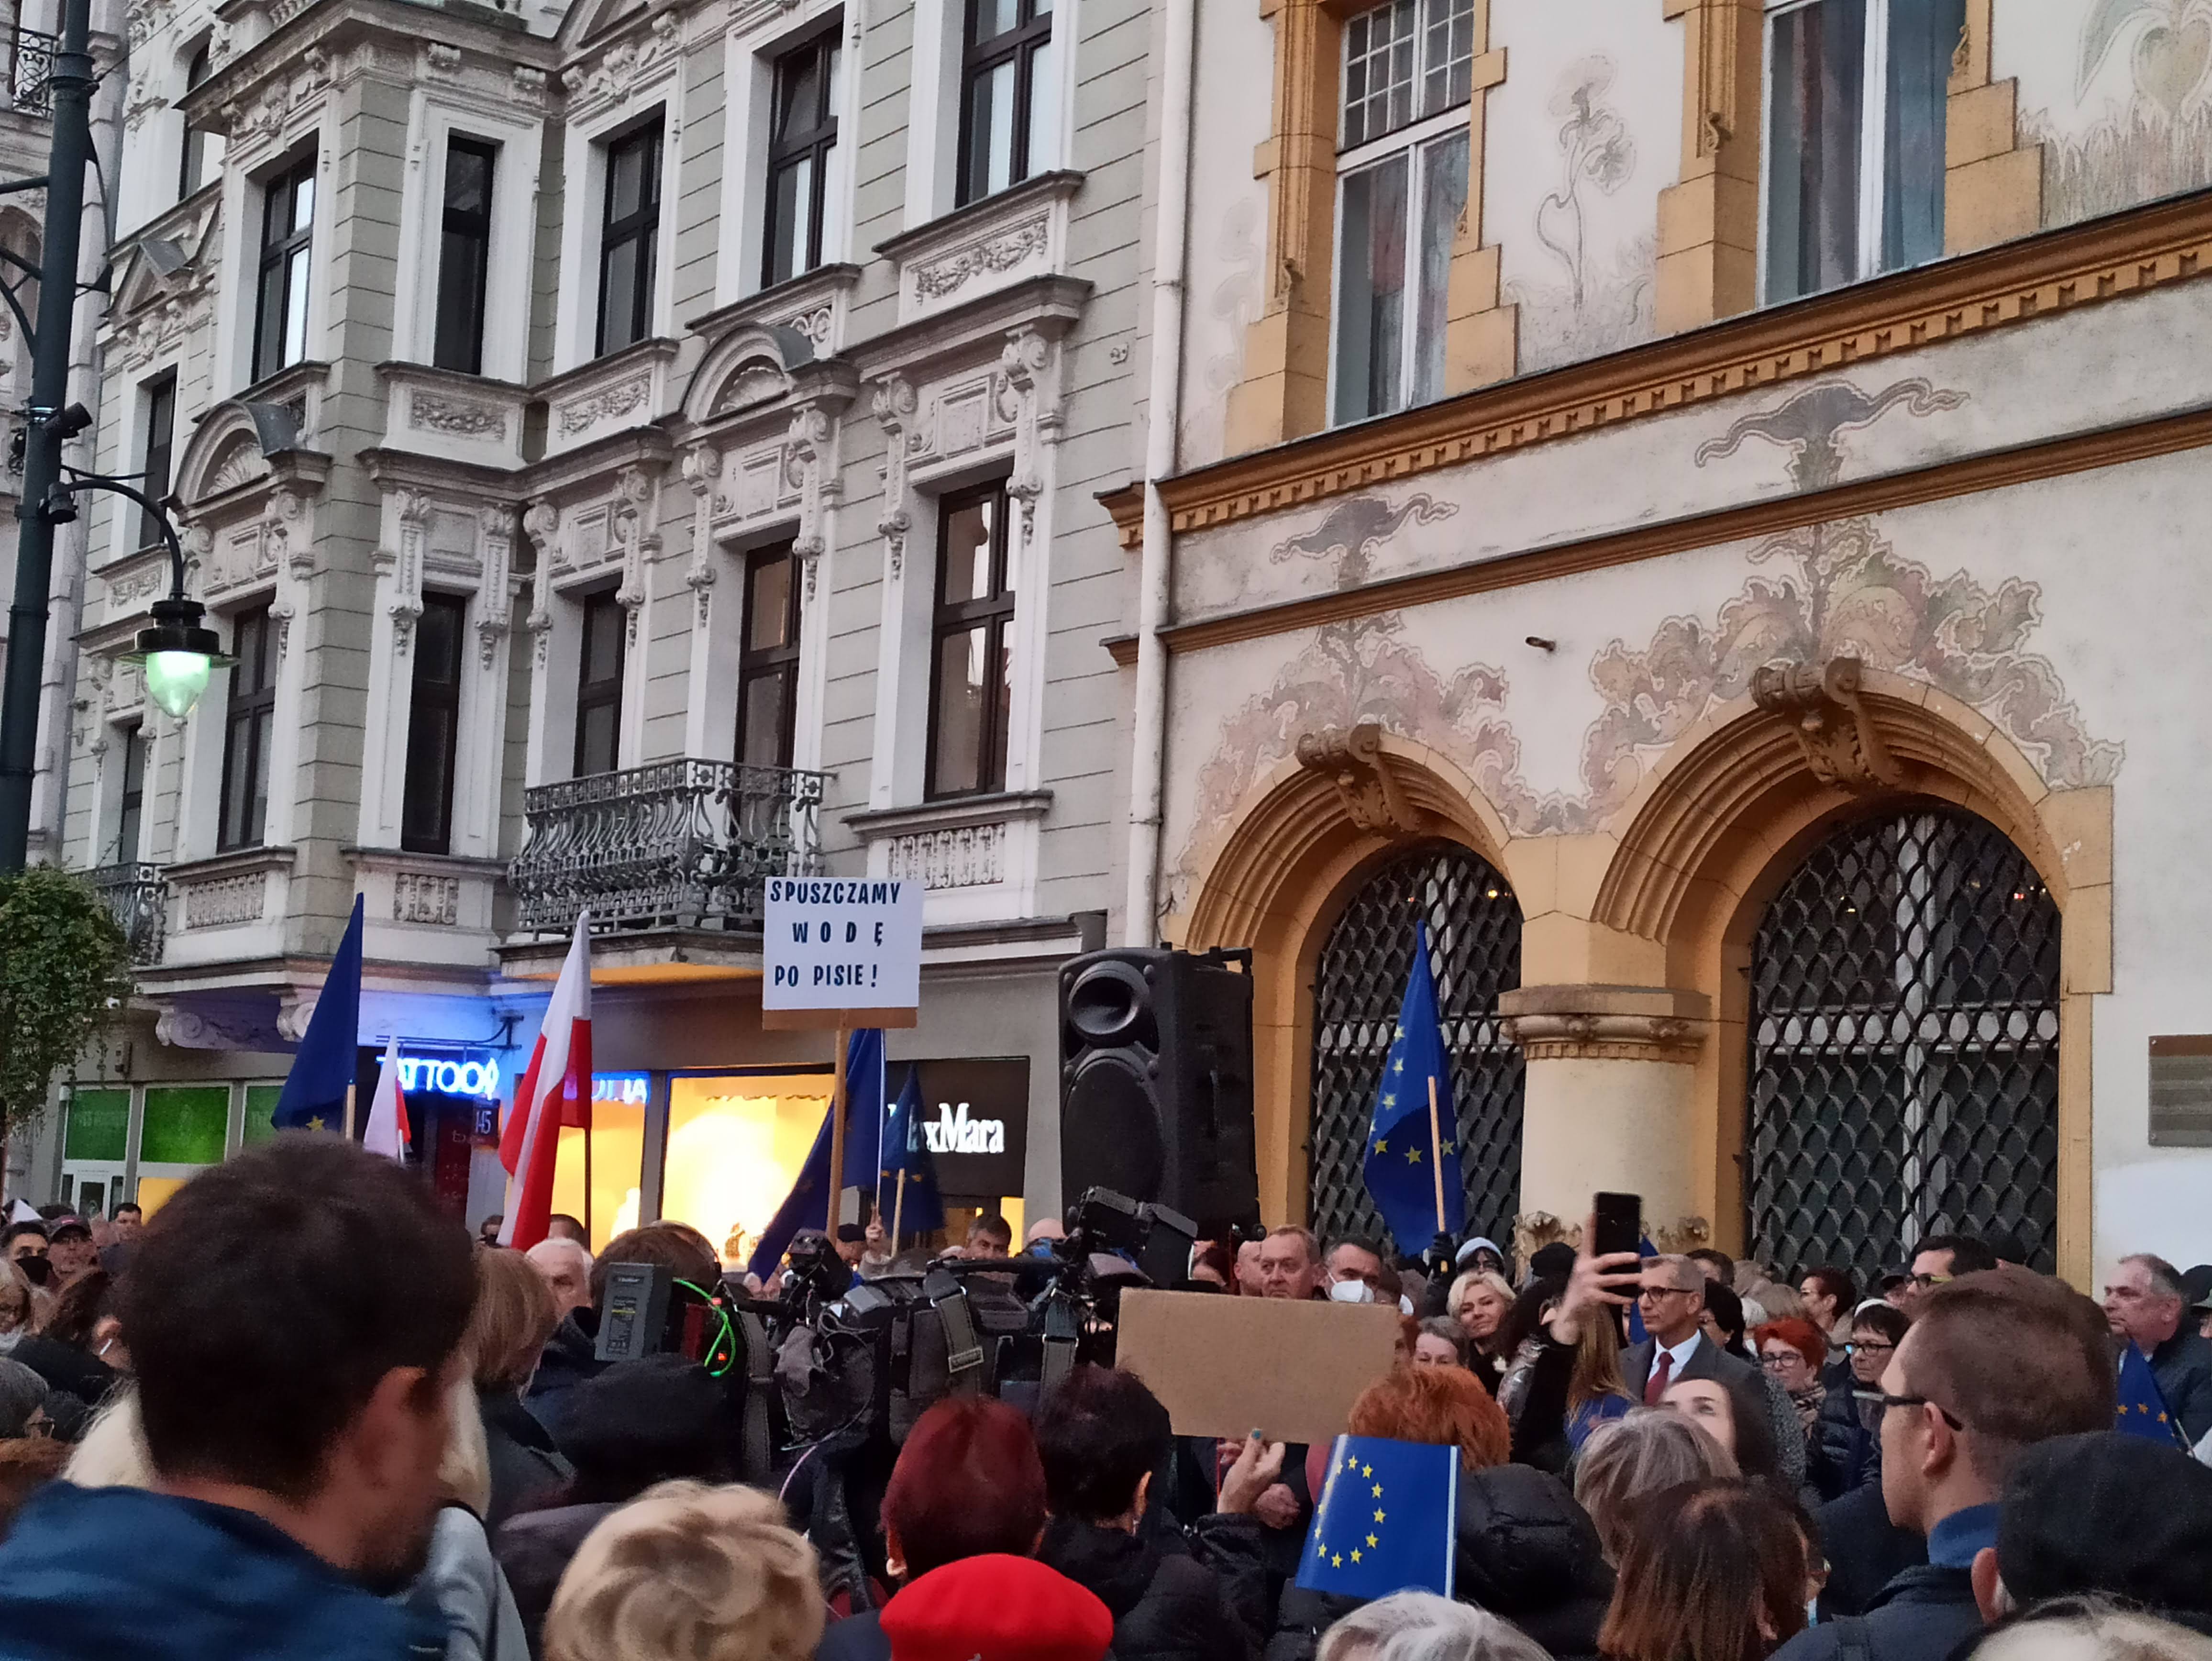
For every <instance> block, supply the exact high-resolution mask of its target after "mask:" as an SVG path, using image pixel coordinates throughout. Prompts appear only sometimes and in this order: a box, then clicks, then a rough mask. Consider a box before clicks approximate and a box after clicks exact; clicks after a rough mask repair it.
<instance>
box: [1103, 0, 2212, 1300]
mask: <svg viewBox="0 0 2212 1661" xmlns="http://www.w3.org/2000/svg"><path fill="white" fill-rule="evenodd" d="M2165 13H2166V9H2165V8H2163V7H2161V6H2155V5H2150V4H2148V3H2146V4H2143V5H2140V6H2137V7H2135V8H2133V9H2130V8H2128V7H2126V6H2124V5H2122V6H2115V5H2112V4H2101V3H2100V4H2095V5H2092V4H2090V3H2087V0H2064V3H2057V4H2051V3H2040V0H2039V3H2027V0H1948V4H1947V3H1921V0H1863V3H1862V0H1640V3H1638V4H1633V5H1624V4H1621V3H1617V0H1541V3H1537V0H1389V3H1387V4H1384V5H1382V6H1379V7H1373V8H1365V7H1358V6H1340V5H1336V4H1334V3H1328V0H1267V3H1262V4H1259V5H1254V6H1239V5H1231V6H1225V7H1223V6H1217V7H1209V8H1206V9H1205V11H1204V13H1203V15H1201V16H1200V19H1199V21H1198V46H1197V78H1198V81H1199V83H1200V85H1202V86H1204V87H1206V88H1207V89H1208V91H1207V95H1206V97H1204V98H1202V99H1201V100H1199V102H1198V105H1197V114H1196V119H1195V133H1194V140H1193V143H1192V146H1191V149H1192V155H1193V156H1194V164H1193V167H1192V171H1191V177H1190V182H1189V189H1190V211H1189V220H1190V224H1191V226H1192V232H1191V236H1190V240H1189V243H1188V266H1189V270H1188V283H1187V285H1186V292H1187V294H1188V301H1187V303H1186V305H1185V307H1183V310H1182V324H1183V327H1184V330H1185V346H1186V350H1185V351H1184V354H1183V359H1182V370H1181V380H1180V383H1179V386H1178V387H1177V389H1176V392H1177V397H1178V399H1179V404H1180V411H1179V415H1180V425H1179V430H1178V434H1177V437H1178V441H1179V445H1180V457H1179V462H1178V465H1177V466H1176V468H1175V469H1174V470H1172V476H1170V477H1164V478H1162V477H1158V476H1156V477H1155V478H1154V480H1153V481H1152V483H1153V485H1154V488H1155V495H1154V496H1153V497H1152V501H1153V502H1154V504H1155V506H1154V513H1153V514H1152V517H1151V518H1149V519H1148V518H1147V515H1146V512H1145V508H1146V494H1145V493H1144V492H1143V491H1140V490H1136V489H1131V490H1127V491H1125V492H1123V493H1122V494H1121V496H1118V497H1115V498H1112V499H1111V503H1112V505H1113V507H1114V508H1115V513H1116V515H1117V518H1118V519H1119V520H1120V522H1121V525H1122V527H1123V531H1124V535H1125V538H1126V540H1127V544H1128V545H1129V547H1130V548H1131V550H1132V552H1133V555H1135V556H1136V557H1139V558H1141V559H1142V560H1143V561H1144V563H1145V569H1146V571H1147V572H1148V573H1158V575H1159V576H1160V579H1161V580H1162V581H1164V585H1165V590H1166V600H1165V604H1164V607H1163V608H1162V613H1161V616H1160V618H1159V625H1160V626H1159V627H1158V630H1146V629H1145V628H1143V627H1141V626H1140V627H1139V629H1138V630H1135V631H1134V632H1133V633H1132V634H1131V635H1129V636H1125V637H1124V638H1123V639H1121V640H1120V641H1117V642H1115V652H1116V654H1117V657H1118V658H1119V659H1120V660H1121V661H1123V662H1124V663H1126V664H1127V665H1129V666H1132V667H1133V669H1134V670H1135V672H1136V673H1137V675H1138V676H1139V679H1140V680H1141V678H1142V677H1143V676H1144V674H1145V673H1146V660H1147V658H1148V656H1150V657H1151V658H1152V661H1153V662H1155V663H1157V664H1158V665H1160V666H1162V667H1161V669H1160V670H1159V671H1158V672H1162V673H1164V676H1165V678H1166V687H1167V695H1166V697H1165V699H1164V716H1163V717H1162V720H1161V725H1160V730H1159V731H1158V733H1149V732H1146V730H1144V729H1143V727H1142V725H1141V723H1140V725H1139V731H1138V733H1137V753H1138V755H1139V757H1146V756H1149V755H1152V754H1164V767H1163V772H1162V788H1164V802H1165V808H1164V815H1163V818H1164V823H1163V824H1162V826H1161V828H1160V830H1159V831H1158V834H1157V837H1152V835H1150V834H1149V833H1148V832H1147V831H1146V827H1145V826H1144V825H1143V824H1139V825H1138V826H1137V827H1136V833H1135V837H1134V841H1133V850H1132V853H1133V861H1134V867H1133V868H1134V869H1135V870H1136V872H1137V874H1138V877H1139V881H1137V882H1136V883H1133V885H1132V889H1131V891H1132V893H1133V894H1135V895H1137V896H1139V899H1140V902H1142V903H1146V904H1152V905H1153V906H1154V907H1156V910H1157V915H1158V918H1159V920H1160V927H1161V928H1162V929H1163V930H1164V932H1165V933H1167V934H1170V936H1172V937H1173V938H1175V939H1177V940H1182V941H1184V942H1186V943H1188V944H1190V945H1192V946H1213V945H1217V944H1236V945H1251V946H1255V947H1256V948H1258V956H1257V963H1256V972H1257V975H1258V977H1259V984H1258V987H1257V989H1256V991H1257V996H1258V1004H1259V1010H1260V1014H1259V1018H1258V1019H1259V1024H1260V1032H1259V1050H1260V1054H1259V1056H1258V1058H1257V1067H1258V1073H1259V1077H1260V1080H1261V1087H1260V1116H1261V1144H1262V1147H1263V1150H1264V1152H1263V1156H1262V1169H1261V1189H1262V1204H1263V1208H1264V1209H1265V1210H1267V1213H1268V1214H1270V1215H1271V1216H1272V1215H1275V1214H1293V1215H1295V1214H1298V1213H1299V1212H1300V1211H1301V1209H1304V1211H1306V1212H1307V1213H1308V1214H1310V1215H1312V1216H1313V1217H1314V1218H1315V1219H1316V1221H1317V1222H1318V1223H1321V1224H1322V1225H1325V1226H1333V1227H1349V1226H1357V1225H1359V1224H1361V1223H1364V1222H1371V1221H1372V1214H1371V1212H1370V1210H1369V1209H1368V1208H1367V1203H1366V1201H1365V1198H1364V1192H1363V1191H1362V1189H1361V1186H1360V1178H1359V1169H1360V1165H1361V1161H1362V1160H1363V1159H1364V1158H1365V1157H1366V1156H1367V1154H1368V1152H1369V1150H1368V1149H1367V1147H1365V1143H1364V1138H1365V1128H1366V1123H1367V1116H1368V1113H1369V1111H1370V1108H1371V1105H1372V1103H1373V1099H1374V1095H1375V1092H1376V1088H1377V1087H1378V1083H1379V1080H1380V1074H1381V1068H1382V1067H1383V1060H1384V1054H1385V1051H1386V1050H1387V1048H1388V1045H1389V1037H1390V1023H1391V1019H1392V1015H1393V1012H1394V1011H1395V1007H1396V1003H1397V999H1398V996H1399V992H1400V989H1401V988H1402V986H1403V984H1404V981H1405V974H1406V970H1407V964H1408V962H1409V960H1410V954H1411V952H1412V951H1413V924H1414V922H1415V921H1416V920H1417V919H1419V920H1425V921H1426V922H1428V924H1429V927H1430V932H1431V938H1432V948H1431V949H1432V954H1433V961H1434V967H1435V969H1436V972H1437V978H1438V984H1439V994H1440V997H1441V999H1442V1001H1443V1005H1444V1009H1445V1015H1446V1020H1447V1036H1448V1038H1449V1043H1450V1045H1451V1048H1452V1050H1453V1053H1454V1057H1455V1082H1456V1091H1457V1095H1458V1101H1457V1103H1456V1104H1455V1105H1456V1113H1455V1118H1456V1124H1457V1135H1456V1138H1455V1141H1456V1143H1457V1147H1456V1150H1455V1153H1456V1157H1457V1159H1458V1160H1459V1164H1460V1171H1459V1175H1460V1177H1461V1179H1462V1182H1463V1183H1464V1184H1465V1186H1466V1188H1467V1190H1468V1196H1469V1213H1470V1215H1471V1216H1472V1217H1473V1218H1474V1219H1475V1220H1476V1221H1477V1222H1478V1223H1480V1224H1481V1225H1483V1226H1486V1228H1487V1230H1488V1232H1493V1233H1496V1234H1498V1235H1499V1237H1500V1238H1503V1236H1504V1231H1505V1230H1507V1229H1508V1228H1510V1227H1512V1226H1515V1224H1516V1220H1517V1221H1518V1222H1519V1223H1520V1224H1521V1225H1522V1226H1523V1227H1524V1228H1525V1229H1528V1230H1531V1231H1533V1232H1534V1234H1535V1235H1536V1236H1537V1237H1538V1238H1541V1237H1542V1236H1543V1235H1544V1234H1545V1233H1547V1232H1552V1231H1554V1230H1556V1229H1557V1228H1559V1227H1571V1226H1573V1225H1574V1224H1577V1223H1578V1222H1579V1220H1580V1219H1581V1218H1582V1216H1583V1212H1584V1210H1585V1209H1586V1208H1587V1207H1588V1205H1589V1195H1590V1193H1591V1191H1592V1190H1593V1189H1627V1190H1631V1191H1634V1192H1638V1193H1640V1194H1642V1195H1643V1196H1644V1205H1645V1215H1646V1219H1647V1221H1648V1223H1649V1224H1650V1226H1651V1228H1652V1232H1654V1233H1655V1235H1656V1236H1657V1237H1658V1238H1662V1239H1666V1240H1673V1241H1674V1242H1676V1243H1682V1242H1688V1241H1694V1240H1697V1239H1699V1238H1705V1239H1710V1240H1712V1241H1714V1242H1716V1243H1717V1244H1722V1245H1723V1246H1727V1247H1729V1248H1732V1249H1735V1250H1752V1251H1754V1252H1756V1253H1757V1254H1758V1255H1759V1256H1760V1257H1761V1258H1762V1259H1764V1260H1765V1261H1769V1262H1775V1263H1777V1264H1778V1265H1780V1266H1781V1267H1783V1268H1784V1269H1794V1268H1796V1267H1797V1266H1800V1265H1805V1264H1810V1263H1816V1262H1824V1261H1838V1262H1851V1263H1856V1264H1857V1266H1858V1267H1859V1268H1860V1269H1863V1270H1868V1271H1872V1270H1874V1269H1879V1268H1881V1267H1885V1266H1887V1267H1894V1266H1896V1265H1897V1264H1898V1263H1899V1262H1900V1261H1901V1259H1902V1256H1903V1254H1904V1253H1905V1251H1906V1250H1908V1249H1909V1247H1910V1245H1911V1242H1912V1240H1913V1239H1914V1238H1917V1237H1918V1236H1919V1235H1921V1234H1923V1233H1927V1232H1937V1231H1939V1230H1944V1229H1952V1228H1963V1229H1966V1230H1968V1231H1971V1232H1982V1233H1996V1234H2002V1235H2007V1236H2009V1237H2011V1238H2014V1239H2015V1240H2016V1241H2017V1242H2018V1243H2019V1245H2020V1247H2021V1250H2022V1251H2023V1252H2024V1253H2025V1254H2026V1255H2027V1256H2028V1258H2029V1259H2030V1260H2031V1261H2033V1262H2035V1263H2037V1264H2039V1265H2040V1266H2044V1267H2050V1266H2053V1265H2056V1266H2057V1267H2059V1268H2061V1269H2063V1271H2064V1272H2066V1273H2067V1274H2069V1275H2071V1276H2072V1277H2073V1278H2074V1279H2075V1281H2076V1283H2077V1284H2087V1283H2089V1281H2090V1280H2091V1277H2092V1275H2093V1273H2094V1272H2095V1271H2097V1270H2100V1269H2105V1268H2107V1267H2109V1265H2110V1263H2111V1262H2112V1258H2113V1257H2114V1256H2117V1255H2118V1253H2119V1252H2122V1251H2124V1250H2159V1251H2161V1252H2165V1253H2167V1254H2169V1255H2172V1256H2175V1257H2177V1258H2178V1259H2179V1261H2181V1262H2196V1261H2198V1260H2201V1259H2203V1258H2205V1257H2207V1256H2212V1236H2208V1235H2207V1234H2206V1233H2205V1232H2204V1230H2203V1221H2202V1219H2201V1216H2200V1215H2199V1214H2198V1211H2197V1208H2195V1207H2194V1206H2192V1205H2191V1202H2190V1200H2189V1197H2188V1196H2190V1194H2191V1192H2193V1191H2194V1190H2195V1189H2198V1188H2201V1186H2202V1184H2203V1181H2204V1178H2205V1177H2206V1174H2207V1172H2208V1169H2212V1167H2208V1164H2207V1161H2208V1158H2212V1156H2208V1154H2207V1153H2205V1152H2203V1149H2205V1148H2206V1147H2212V1117H2208V1116H2207V1114H2206V1111H2205V1107H2204V1104H2203V1103H2201V1102H2199V1101H2198V1100H2197V1095H2196V1093H2195V1092H2196V1086H2195V1085H2194V1083H2193V1080H2192V1078H2191V1068H2192V1067H2193V1066H2194V1065H2196V1064H2194V1063H2191V1062H2190V1061H2189V1059H2188V1058H2189V1057H2190V1056H2192V1055H2196V1054H2199V1053H2202V1051H2203V1050H2204V1049H2206V1048H2207V1047H2208V1046H2206V1045H2204V1044H2203V1043H2202V1041H2201V1040H2198V1039H2196V1038H2195V1037H2194V1035H2195V1034H2197V1033H2201V1032H2203V1031H2207V1030H2208V1028H2212V1019H2208V1016H2207V1013H2206V1010H2207V1008H2208V1002H2207V992H2208V989H2212V979H2208V970H2207V967H2206V964H2205V961H2204V957H2203V950H2202V942H2203V940H2204V939H2205V937H2206V925H2207V922H2208V917H2207V916H2206V915H2205V911H2204V908H2203V905H2202V904H2200V903H2199V901H2198V899H2197V893H2198V891H2199V889H2200V886H2201V885H2197V884H2196V883H2194V882H2193V881H2192V880H2191V879H2190V878H2189V876H2188V874H2187V873H2188V869H2189V866H2190V863H2191V859H2192V857H2193V850H2194V848H2195V845H2196V842H2197V834H2196V832H2197V824H2198V823H2199V819H2200V817H2201V816H2200V814H2199V812H2198V802H2199V799H2200V797H2201V795H2202V794H2203V793H2202V791H2201V789H2200V788H2199V787H2198V786H2197V783H2196V782H2194V780H2195V776H2196V774H2197V771H2199V770H2198V769H2197V767H2196V766H2195V764H2194V762H2193V759H2192V753H2193V739H2192V738H2191V733H2192V732H2193V730H2194V723H2193V721H2191V720H2190V719H2189V718H2188V717H2187V716H2186V715H2184V714H2181V713H2180V711H2182V710H2184V709H2186V708H2187V706H2188V703H2189V700H2188V698H2187V697H2185V696H2184V697H2181V698H2179V699H2178V700H2177V699H2176V697H2175V696H2174V693H2173V687H2174V685H2175V684H2176V680H2175V677H2176V675H2177V674H2179V675H2180V676H2181V677H2183V678H2185V677H2186V675H2187V673H2188V671H2187V670H2186V668H2185V666H2186V665H2187V664H2188V663H2190V662H2192V661H2195V660H2197V657H2198V656H2199V655H2200V654H2198V653H2197V650H2196V648H2195V643H2194V638H2193V637H2194V635H2195V632H2196V630H2195V622H2194V619H2195V618H2196V616H2197V612H2198V611H2200V610H2201V609H2202V606H2203V601H2204V598H2205V596H2204V595H2203V593H2200V588H2201V583H2200V581H2199V579H2198V578H2197V576H2196V575H2194V573H2195V571H2196V569H2197V564H2198V562H2197V561H2196V560H2195V559H2194V557H2192V554H2191V549H2192V547H2193V545H2194V543H2195V541H2196V540H2197V532H2196V529H2195V526H2197V524H2198V523H2199V522H2200V520H2201V518H2202V516H2203V514H2205V513H2206V511H2207V510H2208V508H2212V498H2208V496H2207V495H2206V491H2205V486H2204V484H2203V474H2204V469H2203V461H2202V457H2201V455H2200V454H2199V453H2197V452H2198V448H2199V447H2200V446H2202V445H2203V443H2204V442H2205V441H2207V438H2208V436H2212V427H2208V426H2207V424H2206V416H2205V410H2204V405H2203V377H2202V375H2201V374H2199V373H2198V371H2197V365H2199V364H2201V362H2203V360H2202V358H2201V357H2199V356H2197V354H2198V353H2199V351H2200V350H2202V347H2203V343H2204V342H2205V340H2206V339H2207V337H2208V332H2212V287H2208V286H2207V285H2206V284H2205V283H2203V281H2202V280H2201V279H2202V278H2203V277H2204V275H2205V274H2206V272H2207V271H2212V265H2208V264H2207V262H2206V254H2207V252H2208V248H2212V197H2207V196H2206V195H2204V194H2203V186H2205V185H2206V184H2207V183H2212V137H2208V134H2212V125H2208V124H2212V72H2208V65H2207V60H2206V58H2205V56H2204V54H2203V52H2201V51H2198V50H2197V46H2198V45H2200V44H2201V43H2200V42H2197V41H2195V40H2190V41H2184V40H2181V39H2180V37H2179V35H2178V34H2177V33H2175V32H2174V31H2173V30H2172V28H2170V27H2169V21H2170V20H2168V19H2167V18H2166V15H2165ZM1255 62H1272V63H1273V79H1272V82H1268V81H1267V80H1263V79H1261V77H1257V76H1248V75H1243V74H1241V73H1236V72H1233V70H1234V67H1235V66H1239V65H1243V64H1249V63H1255ZM1248 155H1249V156H1250V157H1251V158H1252V159H1253V160H1252V165H1251V166H1250V167H1247V166H1246V165H1245V158H1246V157H1247V156H1248ZM1136 615H1137V613H1136V612H1135V611H1134V610H1133V611H1132V616H1133V618H1134V617H1135V616H1136ZM1141 782H1142V781H1141V780H1140V781H1139V783H1140V786H1141ZM1148 873H1156V876H1155V877H1152V878H1150V879H1148ZM1447 1135H1448V1136H1449V1135H1450V1133H1449V1131H1448V1132H1447Z"/></svg>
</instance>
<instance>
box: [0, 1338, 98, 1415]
mask: <svg viewBox="0 0 2212 1661" xmlns="http://www.w3.org/2000/svg"><path fill="white" fill-rule="evenodd" d="M8 1359H9V1360H12V1361H21V1363H22V1364H23V1365H24V1366H27V1367H28V1368H30V1369H31V1371H32V1372H35V1373H37V1374H38V1375H39V1377H40V1378H43V1379H45V1380H46V1388H47V1389H49V1390H66V1391H68V1392H69V1393H70V1395H71V1396H76V1398H77V1400H78V1401H80V1402H83V1403H84V1404H85V1405H86V1406H87V1407H94V1408H96V1407H98V1406H99V1405H100V1402H102V1401H103V1400H104V1399H106V1395H107V1392H108V1391H109V1390H112V1389H114V1388H115V1385H116V1383H117V1381H118V1379H120V1378H122V1377H123V1375H122V1374H121V1373H119V1372H117V1371H116V1370H115V1369H114V1368H113V1367H112V1366H108V1365H107V1363H106V1362H105V1361H103V1360H100V1358H99V1357H98V1356H97V1355H94V1354H90V1353H89V1352H88V1351H85V1350H82V1349H79V1348H77V1347H76V1345H75V1344H65V1343H63V1342H61V1341H60V1340H59V1339H58V1338H49V1337H47V1336H46V1334H44V1333H43V1332H32V1333H26V1334H25V1335H23V1337H22V1338H21V1340H20V1341H18V1342H17V1343H16V1345H15V1348H13V1349H12V1350H10V1351H9V1352H8Z"/></svg>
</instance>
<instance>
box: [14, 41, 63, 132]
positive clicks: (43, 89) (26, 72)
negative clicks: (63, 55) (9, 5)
mask: <svg viewBox="0 0 2212 1661" xmlns="http://www.w3.org/2000/svg"><path fill="white" fill-rule="evenodd" d="M7 40H8V84H7V95H8V103H7V107H9V109H12V110H19V111H21V113H23V114H25V115H52V113H54V54H55V53H56V52H58V51H59V50H60V49H61V41H60V39H59V37H58V36H56V35H52V34H48V33H46V32H45V31H44V30H42V29H27V28H22V27H14V28H10V29H9V31H8V37H7Z"/></svg>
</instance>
